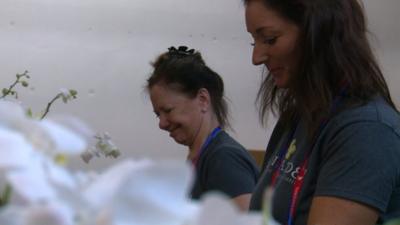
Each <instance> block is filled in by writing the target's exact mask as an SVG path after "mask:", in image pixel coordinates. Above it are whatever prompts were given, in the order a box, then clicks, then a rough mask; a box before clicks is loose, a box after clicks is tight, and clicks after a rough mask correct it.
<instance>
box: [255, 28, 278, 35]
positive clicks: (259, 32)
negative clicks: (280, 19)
mask: <svg viewBox="0 0 400 225" xmlns="http://www.w3.org/2000/svg"><path fill="white" fill-rule="evenodd" d="M265 30H271V31H272V32H277V31H276V29H274V28H273V27H271V26H263V27H259V28H257V29H256V34H262V32H263V31H265Z"/></svg>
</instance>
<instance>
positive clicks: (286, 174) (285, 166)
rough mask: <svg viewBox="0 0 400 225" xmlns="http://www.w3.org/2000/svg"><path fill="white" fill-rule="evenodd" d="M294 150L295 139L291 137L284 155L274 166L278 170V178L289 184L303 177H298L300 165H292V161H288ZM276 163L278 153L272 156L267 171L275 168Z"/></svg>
mask: <svg viewBox="0 0 400 225" xmlns="http://www.w3.org/2000/svg"><path fill="white" fill-rule="evenodd" d="M295 152H296V139H293V140H292V142H291V143H290V145H289V148H288V150H287V152H286V155H285V157H284V158H283V159H282V162H281V164H280V167H279V168H276V169H278V170H279V177H278V178H279V179H283V180H284V181H286V182H288V183H290V184H293V183H294V181H295V180H296V179H303V177H298V174H299V172H300V167H301V166H300V165H294V163H293V162H292V161H290V160H291V159H292V156H293V155H294V153H295ZM277 163H279V155H275V156H274V157H273V158H272V160H271V161H270V164H269V166H268V168H267V170H268V171H269V172H273V171H274V170H275V167H276V166H278V165H277ZM306 172H307V171H306Z"/></svg>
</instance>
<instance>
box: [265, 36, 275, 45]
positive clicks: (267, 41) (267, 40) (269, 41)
mask: <svg viewBox="0 0 400 225" xmlns="http://www.w3.org/2000/svg"><path fill="white" fill-rule="evenodd" d="M276 40H277V37H268V38H265V39H264V44H268V45H274V44H275V43H276Z"/></svg>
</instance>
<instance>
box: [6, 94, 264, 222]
mask: <svg viewBox="0 0 400 225" xmlns="http://www.w3.org/2000/svg"><path fill="white" fill-rule="evenodd" d="M80 127H81V128H82V126H80ZM86 131H87V129H86ZM103 138H104V139H105V142H103V144H104V143H106V144H108V145H107V146H108V147H109V146H111V147H112V146H113V145H112V144H110V143H112V142H111V140H110V139H109V138H108V139H107V137H106V136H103ZM85 149H87V145H86V142H85V141H84V139H83V138H81V136H80V135H77V134H76V133H75V132H71V129H69V128H66V127H65V126H62V125H61V124H59V123H56V122H55V121H52V120H48V119H45V120H42V121H37V120H33V119H30V118H27V117H25V114H24V113H23V110H22V109H21V107H20V106H19V105H17V104H15V103H10V102H6V101H0V191H1V188H2V187H4V186H6V185H10V186H11V188H12V195H11V199H10V201H9V203H8V204H7V205H6V206H3V207H2V208H0V224H7V225H128V224H129V225H150V224H151V225H158V224H160V225H161V224H162V225H200V224H201V225H202V224H209V225H214V224H215V225H219V224H248V225H252V224H259V225H261V221H262V217H261V215H258V214H245V213H240V212H239V210H238V209H237V208H235V206H234V205H233V203H232V202H231V200H230V199H228V198H226V197H221V195H217V194H211V195H208V196H206V197H205V198H204V200H202V201H200V202H194V201H192V200H190V199H189V198H188V193H189V190H190V187H191V185H192V182H193V171H192V168H191V166H190V165H188V164H187V163H186V162H183V161H180V160H179V161H174V160H171V161H168V160H165V161H161V160H159V161H153V160H146V159H143V160H130V159H126V160H124V161H121V162H119V163H117V164H115V165H114V166H112V167H110V168H108V169H106V170H104V171H103V172H100V173H97V174H93V173H91V172H83V171H78V172H71V170H68V169H67V168H66V167H63V166H60V165H59V164H57V163H56V162H55V161H54V156H56V155H58V154H63V155H76V154H81V153H82V152H84V151H85ZM110 149H111V150H112V149H113V148H108V149H106V150H107V151H108V150H110Z"/></svg>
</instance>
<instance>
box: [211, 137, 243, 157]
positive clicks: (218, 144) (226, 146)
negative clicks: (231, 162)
mask: <svg viewBox="0 0 400 225" xmlns="http://www.w3.org/2000/svg"><path fill="white" fill-rule="evenodd" d="M210 148H211V151H210V152H209V153H210V156H212V157H221V156H224V155H225V156H228V155H249V153H248V152H247V150H246V148H245V147H243V146H242V145H241V144H240V143H239V142H237V141H236V140H235V139H234V138H232V137H231V136H230V135H229V134H228V133H226V132H225V131H221V132H220V133H219V134H218V136H216V138H215V140H214V141H213V142H212V143H211V144H210Z"/></svg>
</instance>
